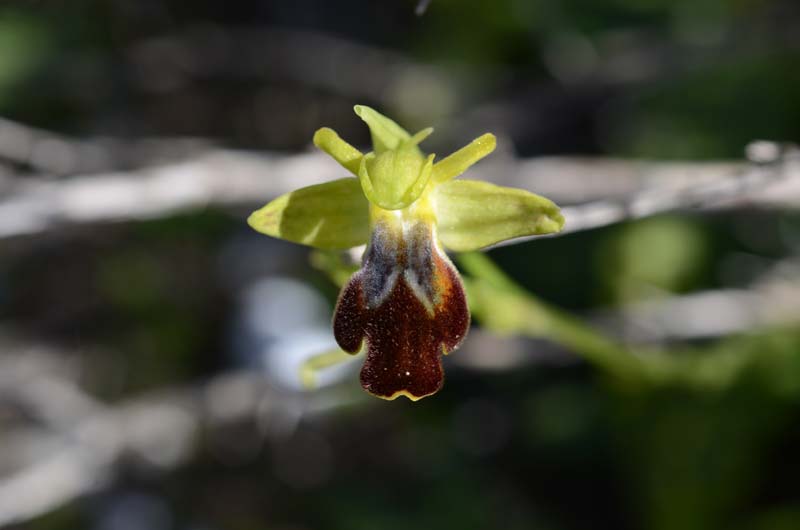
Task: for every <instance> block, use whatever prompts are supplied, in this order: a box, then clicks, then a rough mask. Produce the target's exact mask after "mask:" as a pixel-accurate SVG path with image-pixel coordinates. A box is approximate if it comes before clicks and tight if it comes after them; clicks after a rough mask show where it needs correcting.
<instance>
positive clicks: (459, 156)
mask: <svg viewBox="0 0 800 530" xmlns="http://www.w3.org/2000/svg"><path fill="white" fill-rule="evenodd" d="M496 145H497V139H496V138H495V137H494V135H493V134H491V133H486V134H484V135H483V136H480V137H478V138H476V139H474V140H473V141H472V142H470V143H469V145H466V146H464V147H462V148H461V149H459V150H458V151H456V152H455V153H453V154H452V155H450V156H448V157H446V158H444V159H442V160H440V161H439V162H437V163H436V165H435V166H433V177H432V178H433V181H434V182H445V181H448V180H451V179H454V178H456V177H457V176H459V175H460V174H462V173H463V172H464V171H466V170H467V169H468V168H469V167H470V166H471V165H473V164H475V163H476V162H477V161H478V160H480V159H481V158H483V157H485V156H486V155H488V154H489V153H491V152H492V151H494V148H495V146H496Z"/></svg>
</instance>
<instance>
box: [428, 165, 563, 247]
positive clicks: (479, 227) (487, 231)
mask: <svg viewBox="0 0 800 530" xmlns="http://www.w3.org/2000/svg"><path fill="white" fill-rule="evenodd" d="M433 203H434V208H435V212H436V219H437V226H438V234H439V240H440V241H441V242H442V244H443V245H444V246H445V247H447V248H449V249H451V250H455V251H457V252H465V251H469V250H477V249H479V248H483V247H487V246H489V245H493V244H495V243H498V242H500V241H504V240H506V239H512V238H515V237H522V236H530V235H541V234H550V233H553V232H558V231H560V230H561V227H563V226H564V217H563V216H562V215H561V213H560V211H559V208H558V206H556V205H555V203H553V202H552V201H551V200H549V199H545V198H544V197H540V196H539V195H535V194H533V193H530V192H528V191H525V190H521V189H517V188H506V187H502V186H496V185H494V184H490V183H488V182H482V181H477V180H452V181H449V182H444V183H442V184H440V185H438V186H436V188H435V191H434V201H433Z"/></svg>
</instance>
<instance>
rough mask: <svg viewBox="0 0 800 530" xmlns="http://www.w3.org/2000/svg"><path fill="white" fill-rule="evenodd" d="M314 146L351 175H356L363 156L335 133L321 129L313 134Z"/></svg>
mask: <svg viewBox="0 0 800 530" xmlns="http://www.w3.org/2000/svg"><path fill="white" fill-rule="evenodd" d="M314 145H316V146H317V147H318V148H320V149H321V150H323V151H325V152H326V153H328V154H329V155H330V156H331V158H333V159H334V160H336V161H337V162H339V164H341V165H342V167H344V168H345V169H346V170H348V171H349V172H350V173H352V174H353V175H357V174H358V166H359V164H360V163H361V158H362V157H363V156H364V155H362V154H361V151H359V150H358V149H356V148H355V147H353V146H352V145H350V144H349V143H347V142H345V141H344V140H342V139H341V137H340V136H339V135H338V134H336V131H334V130H333V129H329V128H328V127H323V128H321V129H319V130H317V132H315V133H314Z"/></svg>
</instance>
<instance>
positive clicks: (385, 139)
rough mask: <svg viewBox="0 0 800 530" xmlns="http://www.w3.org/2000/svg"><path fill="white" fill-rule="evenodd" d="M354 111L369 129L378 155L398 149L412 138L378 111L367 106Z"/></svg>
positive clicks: (358, 106) (355, 108)
mask: <svg viewBox="0 0 800 530" xmlns="http://www.w3.org/2000/svg"><path fill="white" fill-rule="evenodd" d="M353 109H354V110H355V111H356V114H358V117H359V118H361V119H362V120H364V122H366V124H367V126H368V127H369V131H370V133H371V135H372V146H373V149H374V150H375V152H376V153H378V154H380V153H383V152H384V151H388V150H390V149H397V148H398V147H399V146H400V144H401V143H403V142H405V141H406V140H408V139H410V138H411V135H410V134H408V132H406V130H405V129H403V128H402V127H400V126H399V125H397V124H396V123H395V122H393V121H392V120H390V119H389V118H387V117H386V116H384V115H383V114H381V113H379V112H378V111H376V110H374V109H371V108H370V107H367V106H365V105H356V106H355V107H353Z"/></svg>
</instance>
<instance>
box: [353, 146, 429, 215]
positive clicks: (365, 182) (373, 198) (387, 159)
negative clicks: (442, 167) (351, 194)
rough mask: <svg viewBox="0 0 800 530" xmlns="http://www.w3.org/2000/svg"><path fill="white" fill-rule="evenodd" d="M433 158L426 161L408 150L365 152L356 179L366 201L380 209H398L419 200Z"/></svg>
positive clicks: (426, 183)
mask: <svg viewBox="0 0 800 530" xmlns="http://www.w3.org/2000/svg"><path fill="white" fill-rule="evenodd" d="M433 158H434V155H428V158H427V159H425V158H422V156H421V155H420V154H419V153H418V152H417V151H416V149H413V150H412V149H411V148H409V147H402V148H401V149H398V150H392V151H385V152H383V153H381V154H378V155H376V154H375V153H368V154H367V155H365V156H364V158H362V159H361V166H360V167H359V169H358V178H359V180H360V181H361V187H362V189H363V190H364V195H366V196H367V199H369V201H370V202H371V203H373V204H375V205H376V206H379V207H381V208H383V209H384V210H399V209H401V208H405V207H407V206H409V205H410V204H412V203H413V202H414V201H416V200H417V199H419V197H420V195H422V193H423V192H424V191H425V188H426V187H427V185H428V182H429V181H430V179H431V172H432V169H433Z"/></svg>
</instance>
